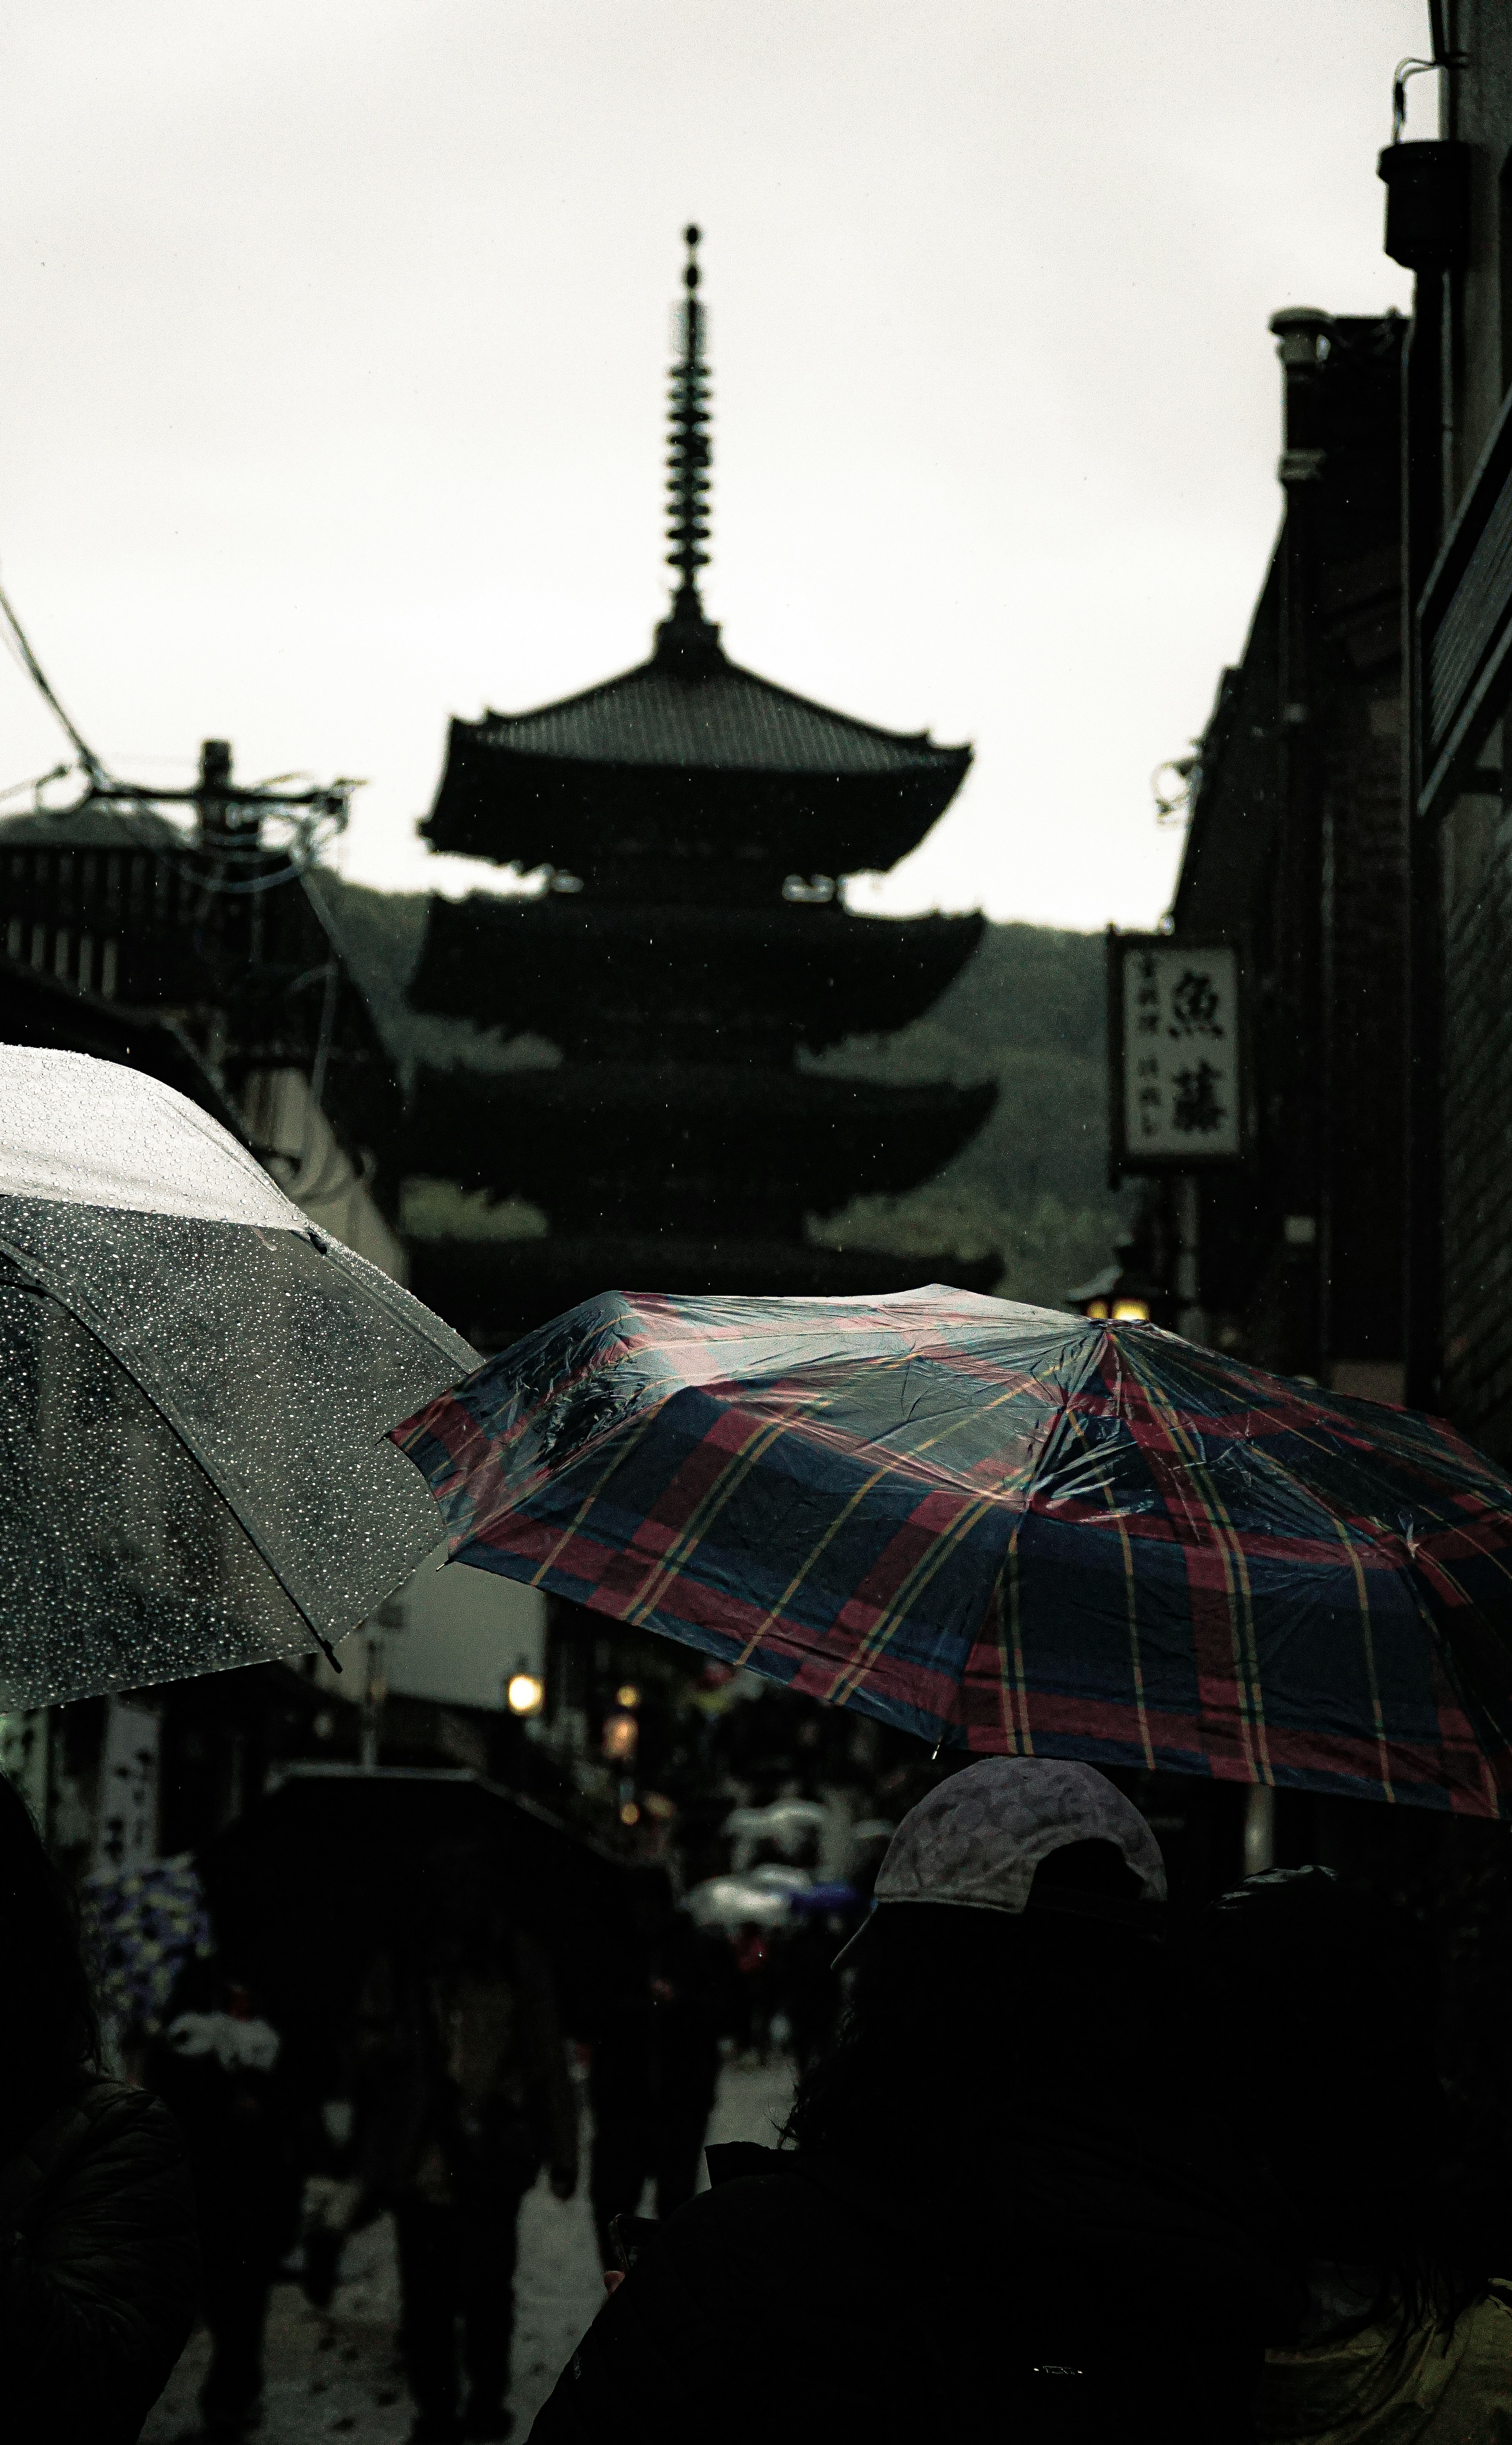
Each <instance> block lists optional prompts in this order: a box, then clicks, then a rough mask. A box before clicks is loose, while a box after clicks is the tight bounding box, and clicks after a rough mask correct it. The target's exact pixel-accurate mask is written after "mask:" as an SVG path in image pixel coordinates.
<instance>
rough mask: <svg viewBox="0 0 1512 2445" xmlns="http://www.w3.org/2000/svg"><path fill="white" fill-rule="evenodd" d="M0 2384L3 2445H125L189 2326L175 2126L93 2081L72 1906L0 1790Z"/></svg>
mask: <svg viewBox="0 0 1512 2445" xmlns="http://www.w3.org/2000/svg"><path fill="white" fill-rule="evenodd" d="M0 1959H3V1961H4V1965H5V1978H4V1984H3V1987H0V2384H3V2386H4V2389H5V2391H4V2402H5V2413H4V2422H5V2433H6V2435H7V2436H8V2437H12V2438H14V2439H15V2440H16V2445H32V2440H36V2445H44V2440H45V2445H135V2439H136V2438H137V2437H138V2436H140V2433H141V2426H142V2422H143V2420H144V2419H145V2418H146V2416H147V2414H148V2412H149V2411H150V2410H151V2408H152V2405H153V2404H154V2402H156V2400H157V2398H158V2397H159V2394H160V2393H161V2392H162V2389H163V2387H164V2385H165V2384H166V2383H167V2381H168V2378H169V2376H170V2374H171V2372H172V2369H173V2365H174V2362H175V2361H177V2358H178V2355H179V2353H180V2351H181V2350H182V2349H183V2346H184V2342H185V2341H186V2339H187V2337H188V2334H189V2329H190V2326H191V2324H192V2323H193V2319H194V2307H195V2286H196V2243H195V2212H194V2193H193V2189H192V2186H191V2182H190V2175H189V2165H188V2160H187V2157H186V2156H185V2152H184V2145H183V2141H182V2139H181V2137H180V2136H179V2134H178V2132H177V2129H176V2127H175V2124H174V2121H173V2118H172V2116H171V2115H170V2114H169V2113H168V2112H167V2110H166V2109H165V2108H164V2107H163V2106H162V2105H160V2104H159V2102H158V2100H156V2099H155V2098H151V2097H148V2096H147V2095H145V2094H144V2092H143V2091H142V2090H140V2089H136V2088H128V2087H125V2086H123V2085H122V2084H121V2082H120V2081H111V2080H103V2079H101V2078H100V2076H99V2033H98V2030H97V2028H96V2025H95V2018H94V2011H93V2006H92V2002H91V1998H90V1993H89V1986H88V1980H87V1977H86V1975H85V1971H84V1961H83V1958H82V1955H81V1951H80V1946H79V1935H78V1928H77V1924H76V1921H75V1918H74V1913H73V1910H72V1904H71V1897H70V1895H69V1894H68V1892H67V1889H66V1887H65V1884H64V1882H63V1879H62V1878H61V1877H60V1876H59V1875H58V1873H57V1871H56V1869H55V1868H54V1867H53V1865H52V1862H51V1861H50V1859H49V1858H48V1857H47V1852H46V1850H45V1849H44V1847H43V1844H42V1840H41V1838H40V1836H39V1835H38V1833H37V1830H36V1828H35V1826H34V1825H33V1824H32V1822H31V1819H30V1817H29V1815H28V1811H27V1806H26V1803H25V1801H23V1800H22V1798H21V1796H20V1794H19V1793H18V1792H17V1791H16V1790H15V1789H14V1787H13V1786H12V1785H11V1784H10V1783H9V1782H7V1781H5V1779H4V1778H3V1777H0Z"/></svg>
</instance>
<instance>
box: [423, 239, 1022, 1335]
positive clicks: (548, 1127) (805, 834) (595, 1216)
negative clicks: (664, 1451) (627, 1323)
mask: <svg viewBox="0 0 1512 2445" xmlns="http://www.w3.org/2000/svg"><path fill="white" fill-rule="evenodd" d="M685 235H686V242H687V251H688V252H687V263H686V268H685V271H684V272H683V283H684V302H683V304H682V307H681V318H680V319H681V331H680V340H681V351H680V358H679V362H678V364H676V365H675V366H674V368H673V371H672V378H671V380H672V395H671V418H670V424H671V436H670V448H669V454H668V467H669V481H668V492H669V495H670V514H669V522H668V538H669V543H670V547H671V548H670V551H669V553H668V560H669V564H670V566H671V567H672V568H673V569H675V570H676V572H677V579H678V582H677V588H676V592H675V596H674V599H673V602H672V606H671V609H670V612H669V614H668V616H667V618H666V619H664V620H663V622H662V623H661V625H660V626H659V627H658V629H657V631H656V639H655V650H654V652H653V653H652V655H651V658H650V660H649V661H648V662H645V663H640V664H639V665H638V666H637V667H636V668H635V669H634V670H630V671H626V672H625V673H624V674H623V675H622V676H621V677H619V678H617V679H611V680H607V681H604V682H603V683H602V684H601V685H600V686H597V687H592V688H588V690H586V691H585V692H584V693H583V694H581V695H578V696H571V697H568V698H565V699H564V700H562V701H560V702H559V703H555V704H550V705H545V706H543V707H541V708H540V709H539V710H537V711H535V712H532V713H520V714H497V713H486V714H485V715H484V716H483V718H482V719H481V720H479V721H463V720H454V721H453V723H452V725H451V733H450V739H449V743H448V749H447V756H446V763H445V769H444V772H443V774H442V776H441V782H440V787H439V791H438V793H437V797H436V802H435V805H434V807H433V809H432V811H431V813H430V816H429V818H428V820H427V822H426V823H425V824H424V825H423V827H422V832H423V836H424V837H425V839H426V840H427V841H428V842H429V844H430V846H431V848H432V849H435V850H437V851H444V852H447V853H450V854H460V855H462V856H468V857H481V858H487V859H490V860H492V861H493V862H494V864H495V865H496V866H498V867H500V868H510V869H513V871H514V873H516V874H517V875H521V876H526V875H529V876H532V877H534V878H538V880H539V888H538V889H537V890H536V891H535V892H533V893H525V892H514V893H498V892H477V893H474V894H473V895H472V896H471V897H470V898H468V899H466V900H464V901H461V902H453V901H448V900H444V899H440V898H436V899H433V900H432V901H431V904H430V911H429V917H428V923H427V929H426V935H425V941H424V947H423V950H422V952H421V955H420V961H419V965H418V967H417V970H416V973H415V975H414V978H413V979H412V980H411V983H410V986H409V1001H410V1004H411V1006H412V1008H413V1009H415V1010H416V1011H418V1012H420V1013H424V1014H428V1015H432V1016H435V1017H445V1018H450V1019H454V1020H457V1019H461V1020H467V1021H470V1022H472V1025H473V1028H474V1029H476V1030H482V1031H494V1032H495V1033H494V1034H493V1035H491V1036H488V1037H486V1038H484V1037H478V1036H474V1037H472V1038H471V1039H470V1041H471V1042H472V1043H473V1044H475V1045H476V1046H478V1047H481V1046H482V1045H483V1044H484V1043H485V1042H486V1043H488V1044H489V1045H491V1046H492V1047H493V1048H494V1055H493V1058H492V1059H485V1058H484V1056H483V1055H482V1053H481V1051H480V1052H479V1055H478V1057H477V1059H476V1061H466V1062H463V1063H459V1064H458V1065H457V1066H455V1067H453V1068H451V1069H445V1070H443V1069H439V1068H434V1067H432V1068H425V1067H421V1069H420V1072H419V1074H418V1075H417V1077H416V1079H415V1082H414V1086H413V1089H412V1092H411V1096H410V1102H409V1108H408V1120H407V1125H406V1132H405V1143H404V1149H403V1167H404V1169H405V1171H406V1172H407V1173H408V1174H409V1175H410V1176H412V1177H424V1178H429V1179H435V1180H441V1181H446V1182H451V1183H454V1184H456V1185H457V1186H458V1187H460V1188H462V1189H464V1190H470V1191H475V1192H476V1191H479V1190H481V1191H483V1192H484V1193H485V1194H486V1196H487V1198H488V1199H490V1200H503V1199H518V1200H522V1201H525V1202H526V1203H527V1204H528V1205H529V1206H531V1207H533V1208H534V1209H536V1211H537V1212H538V1213H540V1214H543V1215H544V1216H545V1218H546V1222H547V1230H546V1234H545V1236H544V1237H536V1238H532V1239H515V1240H502V1239H486V1238H475V1239H462V1238H454V1239H431V1240H429V1241H425V1240H420V1241H414V1240H412V1242H411V1263H412V1279H413V1282H414V1286H415V1288H416V1290H417V1291H418V1292H419V1294H420V1297H422V1298H425V1299H427V1300H428V1301H429V1302H430V1303H431V1304H432V1305H433V1306H435V1307H437V1308H438V1309H439V1310H440V1311H441V1313H442V1314H444V1315H447V1316H450V1317H451V1318H452V1320H453V1321H454V1322H455V1323H456V1324H457V1325H458V1327H459V1329H461V1330H462V1331H464V1332H466V1333H467V1334H468V1335H469V1337H470V1338H472V1339H473V1340H474V1341H475V1342H476V1343H479V1344H482V1345H484V1346H494V1347H496V1346H498V1345H499V1344H500V1343H501V1342H502V1341H505V1340H507V1339H509V1338H511V1337H512V1336H513V1334H518V1333H519V1332H522V1331H525V1330H528V1329H529V1328H530V1327H531V1326H532V1324H534V1323H537V1322H539V1321H542V1320H544V1318H545V1317H547V1316H551V1315H552V1314H554V1313H556V1312H557V1311H558V1310H560V1309H562V1308H565V1307H568V1306H570V1305H572V1304H574V1303H575V1302H576V1301H577V1300H578V1299H580V1298H585V1297H589V1296H591V1295H592V1294H594V1293H596V1292H599V1291H603V1290H607V1289H608V1288H610V1287H620V1288H634V1289H659V1288H664V1289H669V1290H678V1291H684V1292H700V1291H701V1292H723V1291H751V1292H769V1293H772V1294H774V1295H788V1296H810V1297H813V1296H825V1295H836V1294H848V1293H849V1294H856V1293H866V1292H874V1291H883V1290H894V1289H903V1288H905V1287H909V1286H911V1285H913V1284H914V1283H917V1282H920V1281H927V1280H930V1279H939V1278H944V1279H947V1280H952V1279H953V1280H955V1281H956V1282H958V1283H960V1284H961V1285H962V1286H963V1287H971V1288H985V1287H989V1286H990V1284H991V1282H992V1281H993V1280H994V1279H995V1278H996V1276H997V1272H998V1266H997V1264H996V1262H995V1260H986V1262H985V1263H977V1264H968V1265H962V1264H961V1261H960V1260H954V1259H951V1258H948V1257H927V1256H926V1257H924V1258H920V1259H914V1260H908V1259H905V1258H902V1257H899V1256H898V1255H896V1254H883V1253H881V1252H878V1253H868V1252H867V1251H865V1250H856V1249H847V1250H846V1251H844V1252H841V1251H838V1250H835V1249H828V1248H823V1247H818V1246H815V1245H812V1244H811V1242H810V1241H809V1240H808V1238H807V1236H806V1232H807V1226H808V1223H809V1221H810V1219H811V1218H816V1217H828V1216H832V1215H834V1214H836V1213H838V1212H839V1211H840V1210H841V1209H842V1208H843V1207H844V1206H846V1205H847V1204H849V1202H850V1200H851V1199H852V1198H854V1197H856V1196H857V1195H860V1194H863V1193H866V1192H878V1191H882V1192H890V1193H897V1192H900V1191H903V1190H905V1189H909V1188H913V1187H916V1186H918V1185H921V1184H922V1183H923V1182H924V1181H926V1180H928V1179H930V1178H931V1177H932V1176H933V1175H934V1174H935V1173H936V1172H937V1171H938V1170H939V1169H940V1168H941V1167H942V1166H943V1165H944V1164H945V1163H947V1162H948V1161H949V1160H950V1158H951V1156H953V1155H954V1154H956V1153H957V1152H958V1151H959V1150H960V1148H961V1147H963V1146H964V1145H965V1144H966V1142H967V1140H968V1139H969V1138H971V1137H972V1136H973V1134H974V1133H975V1132H976V1130H977V1129H979V1128H980V1126H981V1123H982V1122H983V1120H984V1119H985V1118H986V1116H987V1113H988V1111H990V1110H991V1107H992V1103H993V1100H994V1096H995V1093H996V1090H995V1089H994V1088H993V1087H991V1086H982V1087H976V1088H967V1089H961V1088H956V1087H951V1086H946V1085H924V1086H915V1085H909V1086H902V1085H900V1086H890V1085H878V1084H876V1083H874V1082H872V1081H870V1080H866V1081H863V1080H861V1079H853V1078H847V1077H844V1076H840V1075H836V1074H833V1073H832V1072H831V1070H829V1069H828V1068H827V1069H825V1070H824V1071H822V1072H821V1071H816V1070H815V1069H813V1068H812V1066H805V1056H806V1055H813V1054H818V1053H822V1052H825V1051H827V1050H828V1049H830V1048H831V1047H833V1046H836V1045H839V1044H842V1043H843V1042H844V1041H845V1039H846V1038H847V1037H849V1036H871V1037H875V1036H879V1035H887V1034H891V1033H892V1032H894V1031H895V1030H897V1029H899V1028H901V1027H903V1026H905V1025H906V1023H907V1022H908V1021H909V1020H910V1019H913V1018H916V1017H920V1016H921V1015H922V1014H923V1013H924V1011H926V1010H927V1009H928V1008H929V1007H930V1005H931V1004H932V1003H933V1002H934V1001H935V1000H936V999H938V997H939V996H940V995H941V994H942V993H943V990H944V988H945V987H946V986H947V985H948V984H949V983H950V981H951V980H952V979H953V978H954V977H955V976H956V975H957V973H958V972H959V971H960V969H961V967H962V966H963V965H964V963H965V961H967V960H968V959H969V958H970V957H971V955H972V953H973V952H974V951H975V949H976V947H977V944H978V942H979V940H980V935H981V930H982V922H983V921H982V920H981V918H980V916H965V917H943V916H929V917H922V918H913V919H907V920H898V919H891V918H883V917H860V916H856V915H853V914H852V913H851V912H850V911H849V909H848V908H847V907H846V905H845V902H844V898H843V894H842V890H841V885H842V882H843V880H844V878H845V877H846V876H847V875H849V874H853V873H856V872H859V871H863V870H869V871H875V870H877V869H879V868H880V869H887V868H891V867H893V866H895V865H896V864H897V862H898V861H899V859H901V858H903V857H905V856H906V855H907V853H908V852H909V850H910V849H914V848H916V847H917V846H918V844H919V842H920V841H921V840H923V838H924V835H925V833H926V832H927V831H929V829H930V827H931V826H932V825H933V824H934V823H935V822H936V821H937V819H938V818H939V816H940V815H941V814H942V813H943V812H944V810H945V808H946V807H947V806H948V805H949V803H950V801H951V799H952V798H953V797H954V795H955V793H956V792H957V790H958V789H959V788H960V786H961V781H962V779H963V777H964V775H965V773H966V771H967V768H968V766H969V764H970V761H971V751H970V749H969V748H968V747H940V746H937V745H935V744H934V742H933V741H932V740H931V739H930V737H928V735H927V734H926V733H924V732H920V733H917V734H908V735H905V734H900V733H898V732H895V731H889V730H881V729H878V728H876V727H874V726H873V725H872V724H871V723H869V722H864V721H858V720H855V719H851V718H850V717H849V716H848V715H845V714H840V713H833V712H831V711H830V710H828V709H827V708H826V707H825V706H823V705H819V704H814V703H812V702H811V701H810V700H808V699H806V698H804V697H801V696H795V695H794V694H793V693H792V691H791V690H789V689H787V688H783V687H778V686H775V685H774V683H773V682H772V681H769V680H764V679H759V678H757V677H756V674H755V673H754V672H752V671H748V670H744V669H742V668H741V667H740V665H739V664H738V663H733V662H732V661H731V660H730V659H729V657H728V656H727V655H726V653H725V651H724V649H723V647H722V645H721V644H720V642H719V628H718V627H717V626H716V625H714V624H713V623H712V622H711V621H710V620H709V619H707V618H706V617H705V614H704V609H703V605H702V602H701V600H700V588H699V577H700V570H701V569H704V568H705V567H706V566H707V563H708V551H707V543H708V537H709V468H710V438H709V372H708V365H707V361H706V356H705V315H704V308H703V306H702V303H701V301H700V294H699V286H700V281H699V261H698V242H699V233H698V231H697V230H696V229H689V230H688V231H687V232H686V233H685ZM521 1038H528V1039H530V1041H531V1042H532V1044H534V1045H535V1046H536V1047H537V1050H538V1055H539V1056H540V1057H539V1058H538V1059H537V1061H536V1065H535V1066H528V1063H525V1064H522V1065H521V1066H515V1065H514V1064H513V1063H511V1064H510V1065H509V1066H500V1060H499V1057H498V1048H499V1046H500V1043H501V1040H507V1039H521ZM543 1039H544V1042H543V1041H542V1040H543ZM548 1048H550V1050H548ZM547 1062H550V1063H551V1066H545V1063H547Z"/></svg>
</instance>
